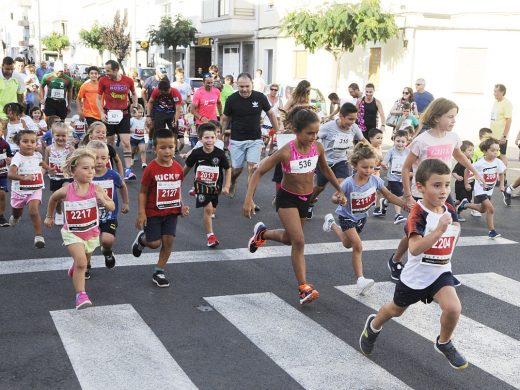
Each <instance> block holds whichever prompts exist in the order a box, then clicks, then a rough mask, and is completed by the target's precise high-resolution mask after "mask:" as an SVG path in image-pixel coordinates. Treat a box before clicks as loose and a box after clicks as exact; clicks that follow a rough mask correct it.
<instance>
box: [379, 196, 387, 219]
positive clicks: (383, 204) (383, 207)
mask: <svg viewBox="0 0 520 390" xmlns="http://www.w3.org/2000/svg"><path fill="white" fill-rule="evenodd" d="M379 208H380V209H381V215H386V209H387V208H388V200H386V199H385V198H381V199H379Z"/></svg>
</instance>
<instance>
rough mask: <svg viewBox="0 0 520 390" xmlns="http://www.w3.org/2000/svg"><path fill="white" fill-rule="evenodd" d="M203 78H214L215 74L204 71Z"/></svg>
mask: <svg viewBox="0 0 520 390" xmlns="http://www.w3.org/2000/svg"><path fill="white" fill-rule="evenodd" d="M202 79H203V80H204V79H213V75H212V74H211V73H204V74H203V75H202Z"/></svg>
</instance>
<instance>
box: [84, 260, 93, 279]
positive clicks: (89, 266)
mask: <svg viewBox="0 0 520 390" xmlns="http://www.w3.org/2000/svg"><path fill="white" fill-rule="evenodd" d="M91 268H92V267H91V265H90V264H87V270H86V271H85V280H89V279H90V269H91Z"/></svg>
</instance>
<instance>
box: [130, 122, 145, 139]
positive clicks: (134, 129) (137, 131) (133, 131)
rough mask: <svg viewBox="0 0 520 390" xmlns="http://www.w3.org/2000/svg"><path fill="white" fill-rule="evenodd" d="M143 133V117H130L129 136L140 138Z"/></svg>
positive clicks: (142, 136)
mask: <svg viewBox="0 0 520 390" xmlns="http://www.w3.org/2000/svg"><path fill="white" fill-rule="evenodd" d="M144 133H145V119H144V118H141V119H137V118H133V117H132V118H130V137H132V138H133V139H137V140H141V139H143V138H144Z"/></svg>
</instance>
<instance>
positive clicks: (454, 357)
mask: <svg viewBox="0 0 520 390" xmlns="http://www.w3.org/2000/svg"><path fill="white" fill-rule="evenodd" d="M439 337H440V336H437V339H436V340H435V350H436V351H437V352H439V353H442V354H443V355H444V356H445V357H446V359H448V363H450V366H452V367H453V368H456V369H457V370H463V369H464V368H467V367H468V361H467V360H466V359H465V358H464V356H462V355H461V354H460V353H459V351H457V349H456V348H455V346H454V345H453V343H452V342H451V340H450V341H448V342H447V343H446V344H439Z"/></svg>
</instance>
